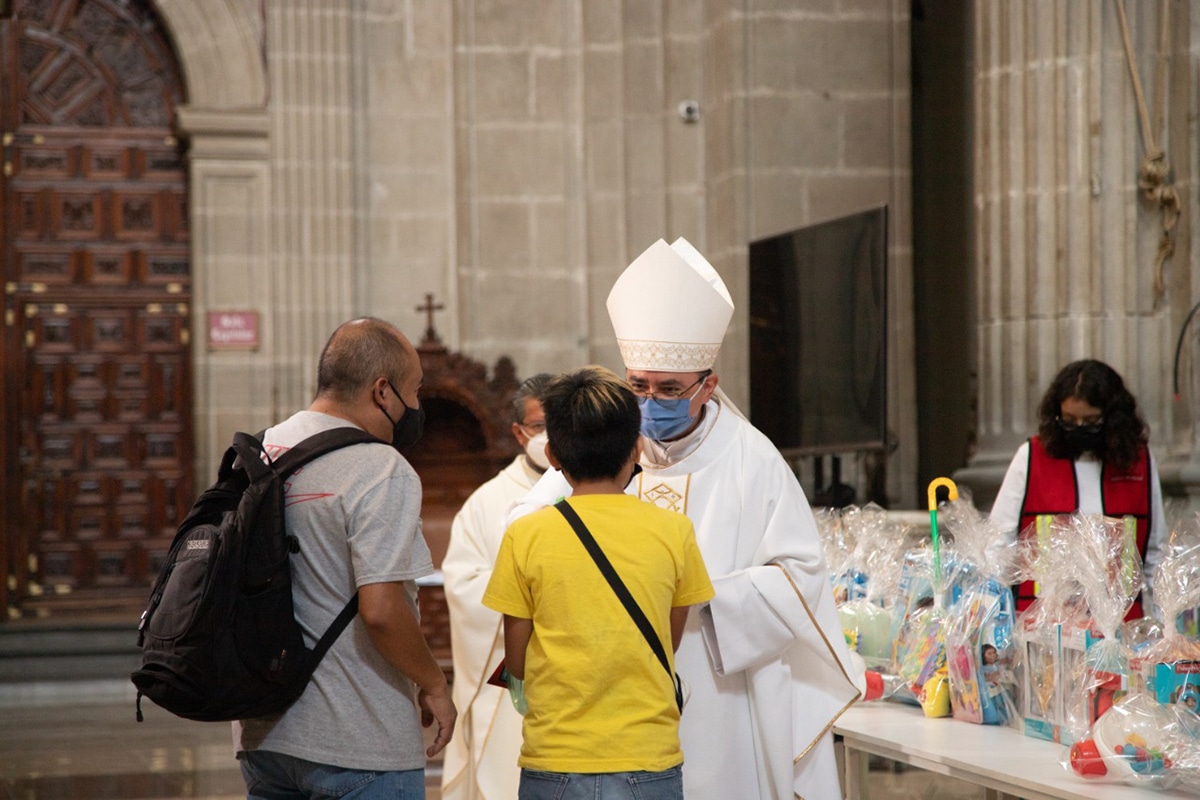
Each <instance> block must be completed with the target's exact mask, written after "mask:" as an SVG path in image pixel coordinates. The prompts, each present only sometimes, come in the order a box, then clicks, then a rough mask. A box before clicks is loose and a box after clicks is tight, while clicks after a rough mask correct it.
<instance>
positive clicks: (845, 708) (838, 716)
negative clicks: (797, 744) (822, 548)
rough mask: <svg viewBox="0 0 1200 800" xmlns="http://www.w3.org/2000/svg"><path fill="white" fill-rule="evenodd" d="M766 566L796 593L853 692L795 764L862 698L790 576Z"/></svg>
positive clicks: (797, 758) (780, 565)
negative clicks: (779, 574)
mask: <svg viewBox="0 0 1200 800" xmlns="http://www.w3.org/2000/svg"><path fill="white" fill-rule="evenodd" d="M768 566H772V567H778V568H779V571H780V572H782V573H783V576H784V577H785V578H787V582H788V583H790V584H791V585H792V591H793V592H795V593H796V597H798V598H799V599H800V604H801V605H802V606H804V613H805V614H808V618H809V620H810V621H811V622H812V624H813V627H814V628H816V629H817V633H819V634H821V642H822V643H823V644H824V645H825V649H826V650H828V651H829V655H831V656H832V657H833V663H835V664H837V665H838V669H839V670H841V673H842V677H843V678H844V679H845V680H846V683H848V684H850V688H851V689H853V690H854V696H853V697H851V698H850V702H848V703H846V705H844V706H842V709H841V710H840V711H838V712H837V713H836V714H834V715H833V717H832V718H831V719H830V720H829V722H828V723H827V724H826V725H825V727H824V728H822V729H821V732H820V733H818V734H817V736H816V738H814V739H813V740H812V741H811V742H809V743H808V746H807V747H805V748H804V749H803V750H801V751H800V755H798V756H796V757H795V758H793V759H792V763H793V764H796V763H799V761H800V759H802V758H804V757H805V756H806V755H808V753H809V751H810V750H812V749H813V748H814V747H816V745H817V742H819V741H821V738H822V737H823V736H824V735H825V734H826V733H828V732H829V731H830V730H831V729H832V728H833V724H834V723H835V722H837V721H838V720H839V719H841V716H842V714H845V713H846V712H847V711H848V710H849V709H850V706H852V705H854V704H855V703H857V702H858V701H859V699H860V698H861V697H862V692H860V691H859V689H858V687H857V686H855V685H854V681H852V680H851V679H850V676H849V675H847V674H846V668H845V667H844V666H842V660H841V659H840V658H838V657H837V653H835V652H833V645H831V644H830V643H829V639H828V638H826V636H825V631H823V630H821V626H820V625H818V624H817V618H816V617H815V616H814V615H813V613H812V610H811V609H810V608H809V607H808V601H807V600H805V599H804V595H803V594H801V593H800V587H799V586H797V585H796V582H795V581H794V580H792V576H791V575H790V574H789V573H788V571H787V569H785V568H784V566H783V565H782V564H778V563H775V562H771V563H770V564H769V565H768Z"/></svg>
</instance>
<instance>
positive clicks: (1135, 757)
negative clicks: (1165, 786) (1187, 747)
mask: <svg viewBox="0 0 1200 800" xmlns="http://www.w3.org/2000/svg"><path fill="white" fill-rule="evenodd" d="M1174 726H1175V717H1174V715H1173V714H1171V713H1170V712H1169V711H1167V710H1166V707H1164V706H1162V705H1159V704H1158V703H1156V702H1155V701H1154V700H1153V699H1151V698H1149V697H1148V696H1146V695H1132V696H1131V697H1129V698H1127V699H1126V700H1123V701H1121V702H1120V703H1118V704H1115V705H1114V706H1113V707H1112V708H1110V709H1109V710H1108V711H1106V712H1105V713H1104V715H1103V716H1101V717H1100V718H1099V719H1098V720H1096V724H1095V725H1094V726H1093V727H1092V734H1091V736H1089V737H1088V738H1085V739H1080V740H1079V741H1078V742H1076V743H1075V744H1074V745H1072V746H1071V750H1070V756H1069V759H1070V766H1071V769H1072V770H1073V771H1074V772H1075V774H1077V775H1081V776H1083V777H1085V778H1104V777H1111V778H1114V779H1131V778H1132V779H1136V780H1137V781H1140V780H1141V779H1146V778H1158V777H1163V776H1165V774H1166V773H1167V771H1168V770H1170V769H1171V768H1172V766H1173V759H1172V757H1171V754H1170V741H1171V739H1170V731H1171V730H1172V729H1173V727H1174Z"/></svg>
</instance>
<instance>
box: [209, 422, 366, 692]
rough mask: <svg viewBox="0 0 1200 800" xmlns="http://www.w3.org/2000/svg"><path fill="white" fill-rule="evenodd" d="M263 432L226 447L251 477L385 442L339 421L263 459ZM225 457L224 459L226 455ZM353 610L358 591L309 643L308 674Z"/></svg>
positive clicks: (239, 438)
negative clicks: (271, 458) (325, 429)
mask: <svg viewBox="0 0 1200 800" xmlns="http://www.w3.org/2000/svg"><path fill="white" fill-rule="evenodd" d="M264 433H266V431H265V430H263V431H259V433H258V435H257V436H251V435H250V434H248V433H242V432H238V433H235V434H234V435H233V446H232V447H231V448H230V450H231V451H235V452H236V453H237V455H238V460H239V462H240V463H241V464H242V465H243V466H244V467H245V468H246V472H248V473H249V474H250V478H251V480H258V479H259V478H261V477H263V476H265V475H267V474H268V473H269V472H270V471H271V470H274V471H275V472H276V473H277V474H278V475H279V477H280V478H286V477H287V476H288V475H291V474H292V473H293V472H295V471H296V470H298V469H300V467H302V466H304V465H305V464H307V463H308V462H310V461H312V460H313V459H316V458H319V457H320V456H323V455H325V454H327V453H332V452H333V451H334V450H339V449H341V448H343V447H348V446H350V445H352V444H364V443H367V442H379V443H385V442H383V440H382V439H380V438H379V437H378V436H373V435H372V434H370V433H367V432H366V431H364V430H362V429H361V428H354V427H350V426H346V425H342V426H339V427H337V428H330V429H329V430H327V431H321V432H320V433H317V434H313V435H312V436H310V437H308V438H307V439H304V440H303V441H301V442H299V443H298V444H296V445H295V446H293V447H290V448H288V450H287V451H285V452H284V453H283V455H281V456H279V458H277V459H275V460H274V461H271V460H270V456H266V458H267V461H263V457H264V455H265V454H266V450H265V449H264V448H263V442H262V438H263V434H264ZM226 459H228V455H227V456H226ZM228 466H229V468H230V469H232V468H233V463H232V461H230V463H229V465H228ZM221 468H222V469H225V468H226V464H225V462H224V461H223V462H222V464H221ZM357 613H358V592H355V593H354V594H353V596H351V598H350V600H349V601H348V602H347V603H346V605H345V607H344V608H342V610H341V612H340V613H339V614H338V615H337V617H336V618H334V620H333V622H332V623H330V625H329V627H328V628H326V629H325V633H323V634H321V638H320V639H318V640H317V643H316V644H315V645H313V649H312V651H311V653H310V654H309V661H308V663H309V666H310V667H311V670H310V671H309V674H310V675H311V674H312V671H313V670H316V667H317V664H319V663H321V659H322V658H324V657H325V653H327V652H328V651H329V648H330V647H332V646H333V643H334V642H335V641H337V638H338V637H339V636H341V635H342V631H344V630H345V629H346V626H347V625H349V624H350V620H352V619H354V615H355V614H357Z"/></svg>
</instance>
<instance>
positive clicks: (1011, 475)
mask: <svg viewBox="0 0 1200 800" xmlns="http://www.w3.org/2000/svg"><path fill="white" fill-rule="evenodd" d="M1038 417H1039V426H1038V433H1037V436H1034V437H1033V438H1031V439H1030V440H1029V441H1027V442H1025V443H1024V444H1022V445H1021V446H1020V448H1018V450H1017V454H1016V456H1014V457H1013V460H1012V463H1011V464H1010V465H1009V467H1008V473H1007V474H1006V475H1005V476H1004V483H1003V484H1001V486H1000V492H999V493H998V494H997V495H996V501H995V502H994V503H993V504H992V511H991V519H992V521H993V522H995V523H996V524H997V525H998V526H999V527H1000V529H1001V530H1003V531H1006V532H1007V533H1008V535H1009V536H1011V537H1012V538H1013V539H1015V538H1016V536H1017V535H1018V534H1020V535H1022V536H1029V535H1032V528H1031V524H1032V523H1033V521H1034V519H1035V517H1037V516H1038V515H1039V514H1071V513H1074V512H1076V511H1080V512H1083V513H1085V514H1104V515H1106V516H1110V517H1124V516H1132V517H1133V518H1134V519H1135V520H1136V522H1137V546H1138V550H1139V551H1140V552H1141V555H1142V561H1143V564H1144V567H1145V575H1146V584H1147V586H1149V585H1150V580H1151V577H1152V575H1153V572H1154V566H1155V565H1156V564H1157V563H1158V557H1159V551H1160V549H1161V546H1162V543H1163V541H1164V539H1165V535H1166V525H1165V523H1164V522H1163V500H1162V487H1161V486H1160V485H1159V482H1158V470H1157V468H1156V467H1155V465H1154V458H1153V456H1151V455H1150V448H1149V447H1148V446H1147V441H1148V438H1149V437H1148V431H1147V428H1146V423H1145V422H1144V421H1143V420H1142V417H1141V414H1139V413H1138V409H1137V401H1136V400H1134V398H1133V395H1132V394H1130V393H1129V390H1128V389H1126V388H1125V382H1124V381H1122V380H1121V376H1120V375H1118V374H1117V372H1116V371H1115V370H1113V368H1112V367H1110V366H1108V365H1107V364H1105V363H1104V362H1102V361H1095V360H1092V359H1085V360H1083V361H1073V362H1071V363H1070V364H1068V365H1067V366H1065V367H1063V368H1062V370H1061V371H1060V372H1059V373H1058V376H1057V377H1055V379H1054V381H1053V383H1051V384H1050V388H1049V389H1047V390H1046V394H1045V396H1044V397H1043V398H1042V403H1041V406H1040V407H1039V408H1038ZM1010 541H1011V539H1010ZM1033 597H1034V592H1033V584H1032V582H1027V583H1025V584H1022V585H1021V586H1020V587H1019V589H1018V592H1017V608H1018V609H1023V608H1025V607H1026V606H1028V605H1029V603H1030V601H1031V600H1033ZM1149 610H1150V609H1149V608H1147V609H1145V611H1146V612H1147V613H1149ZM1140 616H1142V609H1141V607H1140V604H1138V603H1135V604H1134V608H1133V609H1132V610H1131V611H1130V613H1129V615H1128V618H1129V619H1136V618H1137V617H1140Z"/></svg>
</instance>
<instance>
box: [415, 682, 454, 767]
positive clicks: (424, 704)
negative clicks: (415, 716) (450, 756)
mask: <svg viewBox="0 0 1200 800" xmlns="http://www.w3.org/2000/svg"><path fill="white" fill-rule="evenodd" d="M417 704H418V705H419V706H420V707H421V724H422V725H424V726H425V727H426V728H428V727H429V726H430V725H432V724H433V723H434V722H437V726H438V731H437V737H436V738H435V739H434V740H433V744H431V745H430V746H429V749H427V750H426V751H425V755H426V756H428V757H429V758H433V757H434V756H436V755H437V754H438V753H440V752H442V750H443V749H445V747H446V745H448V744H450V739H451V737H452V736H454V723H455V721H456V720H457V719H458V709H456V708H455V707H454V702H453V701H452V700H451V699H450V687H449V686H448V685H447V684H442V687H441V689H439V690H438V691H436V692H427V691H425V690H424V689H421V690H420V691H419V692H418V693H417Z"/></svg>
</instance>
